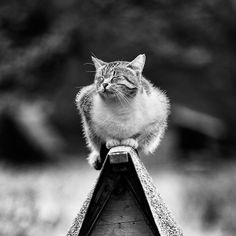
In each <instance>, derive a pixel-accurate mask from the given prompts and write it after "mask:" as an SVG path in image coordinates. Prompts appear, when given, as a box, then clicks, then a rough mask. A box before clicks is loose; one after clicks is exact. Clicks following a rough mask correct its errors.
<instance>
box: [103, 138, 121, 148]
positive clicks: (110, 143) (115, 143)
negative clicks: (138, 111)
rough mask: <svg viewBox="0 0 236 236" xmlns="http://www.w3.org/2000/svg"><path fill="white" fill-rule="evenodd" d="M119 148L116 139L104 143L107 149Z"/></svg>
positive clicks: (118, 142)
mask: <svg viewBox="0 0 236 236" xmlns="http://www.w3.org/2000/svg"><path fill="white" fill-rule="evenodd" d="M117 146H120V141H119V140H117V139H109V140H107V141H106V147H107V149H111V148H113V147H117Z"/></svg>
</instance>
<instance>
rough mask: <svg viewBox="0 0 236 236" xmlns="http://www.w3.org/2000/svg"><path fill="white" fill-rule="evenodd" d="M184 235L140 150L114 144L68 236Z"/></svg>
mask: <svg viewBox="0 0 236 236" xmlns="http://www.w3.org/2000/svg"><path fill="white" fill-rule="evenodd" d="M89 235H90V236H95V235H96V236H100V235H101V236H102V235H103V236H112V235H114V236H116V235H125V236H131V235H135V236H139V235H140V236H141V235H142V236H146V235H150V236H151V235H156V236H158V235H160V236H182V235H183V233H182V231H181V229H180V228H179V226H178V225H177V224H176V222H175V220H174V218H173V217H172V214H171V213H170V211H169V210H168V209H167V207H166V205H165V203H164V202H163V200H162V198H161V196H160V194H159V193H158V191H157V189H156V188H155V186H154V185H153V181H152V179H151V177H150V175H149V174H148V172H147V170H146V168H145V167H144V165H143V163H142V162H141V161H140V158H139V156H138V154H137V152H136V151H135V150H134V149H132V148H131V147H125V146H120V147H114V148H112V149H111V150H110V151H109V153H108V155H107V157H106V160H105V162H104V165H103V168H102V171H101V173H100V175H99V177H98V180H97V182H96V185H95V187H94V188H93V189H92V191H91V192H90V193H89V195H88V197H87V199H86V200H85V202H84V204H83V206H82V208H81V209H80V212H79V213H78V215H77V217H76V218H75V220H74V222H73V225H72V226H71V228H70V230H69V232H68V233H67V236H89Z"/></svg>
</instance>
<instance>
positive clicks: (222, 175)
mask: <svg viewBox="0 0 236 236" xmlns="http://www.w3.org/2000/svg"><path fill="white" fill-rule="evenodd" d="M146 166H147V169H148V170H149V172H150V174H151V176H152V177H153V180H154V183H155V185H156V186H157V188H158V189H159V191H160V193H161V195H162V197H163V198H164V200H165V202H166V203H167V205H168V206H169V208H170V210H171V211H172V212H173V214H174V216H175V218H176V220H177V222H178V223H179V224H180V225H181V227H182V228H183V230H184V232H185V235H191V236H200V235H204V236H213V235H214V236H231V235H232V236H233V235H236V226H235V224H234V223H235V222H236V190H235V189H236V167H235V165H232V164H231V165H230V166H222V167H221V168H219V167H218V168H216V169H214V171H213V170H209V169H208V170H206V169H204V168H202V167H200V166H198V167H197V166H196V165H194V168H193V166H191V165H188V166H185V167H177V166H173V165H172V166H170V165H167V164H162V165H160V166H159V167H154V166H153V165H152V164H150V163H149V162H148V161H146ZM98 174H99V172H97V171H94V170H92V169H91V168H89V167H88V165H87V163H86V161H85V160H79V161H78V160H71V161H65V162H61V163H59V164H56V165H55V164H54V165H47V166H41V167H37V168H35V167H34V168H32V167H31V168H20V169H19V168H14V167H9V166H6V165H4V164H1V166H0V236H39V235H40V236H41V235H44V236H54V235H55V236H63V235H66V233H67V231H68V229H69V227H70V226H71V224H72V222H73V219H74V217H75V216H76V214H77V212H78V211H79V209H80V206H81V204H82V202H83V200H84V199H85V197H86V195H87V193H88V192H89V191H90V189H91V188H92V186H93V184H94V181H95V180H96V178H97V176H98Z"/></svg>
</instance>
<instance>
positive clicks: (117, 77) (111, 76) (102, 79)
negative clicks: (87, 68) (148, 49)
mask: <svg viewBox="0 0 236 236" xmlns="http://www.w3.org/2000/svg"><path fill="white" fill-rule="evenodd" d="M145 59H146V57H145V55H144V54H140V55H139V56H137V57H136V58H135V59H134V60H133V61H131V62H127V61H114V62H104V61H102V60H100V59H97V58H95V57H92V60H93V63H94V66H95V68H96V74H95V86H96V90H97V92H98V93H99V95H100V96H101V97H102V98H104V99H116V100H118V101H120V102H122V101H124V102H125V101H126V102H127V101H128V100H129V99H130V98H133V97H135V95H136V94H137V93H138V92H139V91H140V90H141V78H142V71H143V67H144V64H145Z"/></svg>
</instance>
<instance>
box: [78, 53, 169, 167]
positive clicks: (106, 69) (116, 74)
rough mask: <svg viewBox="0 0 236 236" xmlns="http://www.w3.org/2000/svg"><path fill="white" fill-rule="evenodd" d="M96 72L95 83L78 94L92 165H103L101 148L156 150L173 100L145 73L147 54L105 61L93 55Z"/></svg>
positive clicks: (146, 151)
mask: <svg viewBox="0 0 236 236" xmlns="http://www.w3.org/2000/svg"><path fill="white" fill-rule="evenodd" d="M93 61H94V64H95V67H96V75H95V81H94V83H93V84H92V85H89V86H86V87H84V88H83V89H81V91H80V92H79V93H78V94H77V96H76V104H77V108H78V110H79V112H80V114H81V117H82V126H83V131H84V136H85V138H86V141H87V145H88V147H89V149H90V150H91V153H90V155H89V157H88V161H89V164H90V165H92V166H94V167H95V168H96V169H100V168H101V164H102V160H101V159H100V155H99V152H100V148H101V146H103V147H104V146H105V145H106V147H107V148H111V147H112V146H116V145H120V144H122V145H131V146H133V147H134V148H137V149H138V150H141V151H144V153H146V154H148V153H153V152H154V151H155V149H156V148H157V146H158V145H159V143H160V140H161V139H162V137H163V135H164V132H165V129H166V127H167V117H168V114H169V100H168V98H167V97H166V95H165V94H164V93H163V92H162V91H161V90H159V89H158V88H156V87H154V86H153V85H152V84H151V83H150V82H149V81H148V80H147V79H145V78H144V77H143V76H142V70H143V66H144V63H145V56H144V55H139V56H138V57H137V58H135V60H133V61H132V62H122V61H115V62H111V63H106V62H103V61H101V60H99V59H95V58H93Z"/></svg>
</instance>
